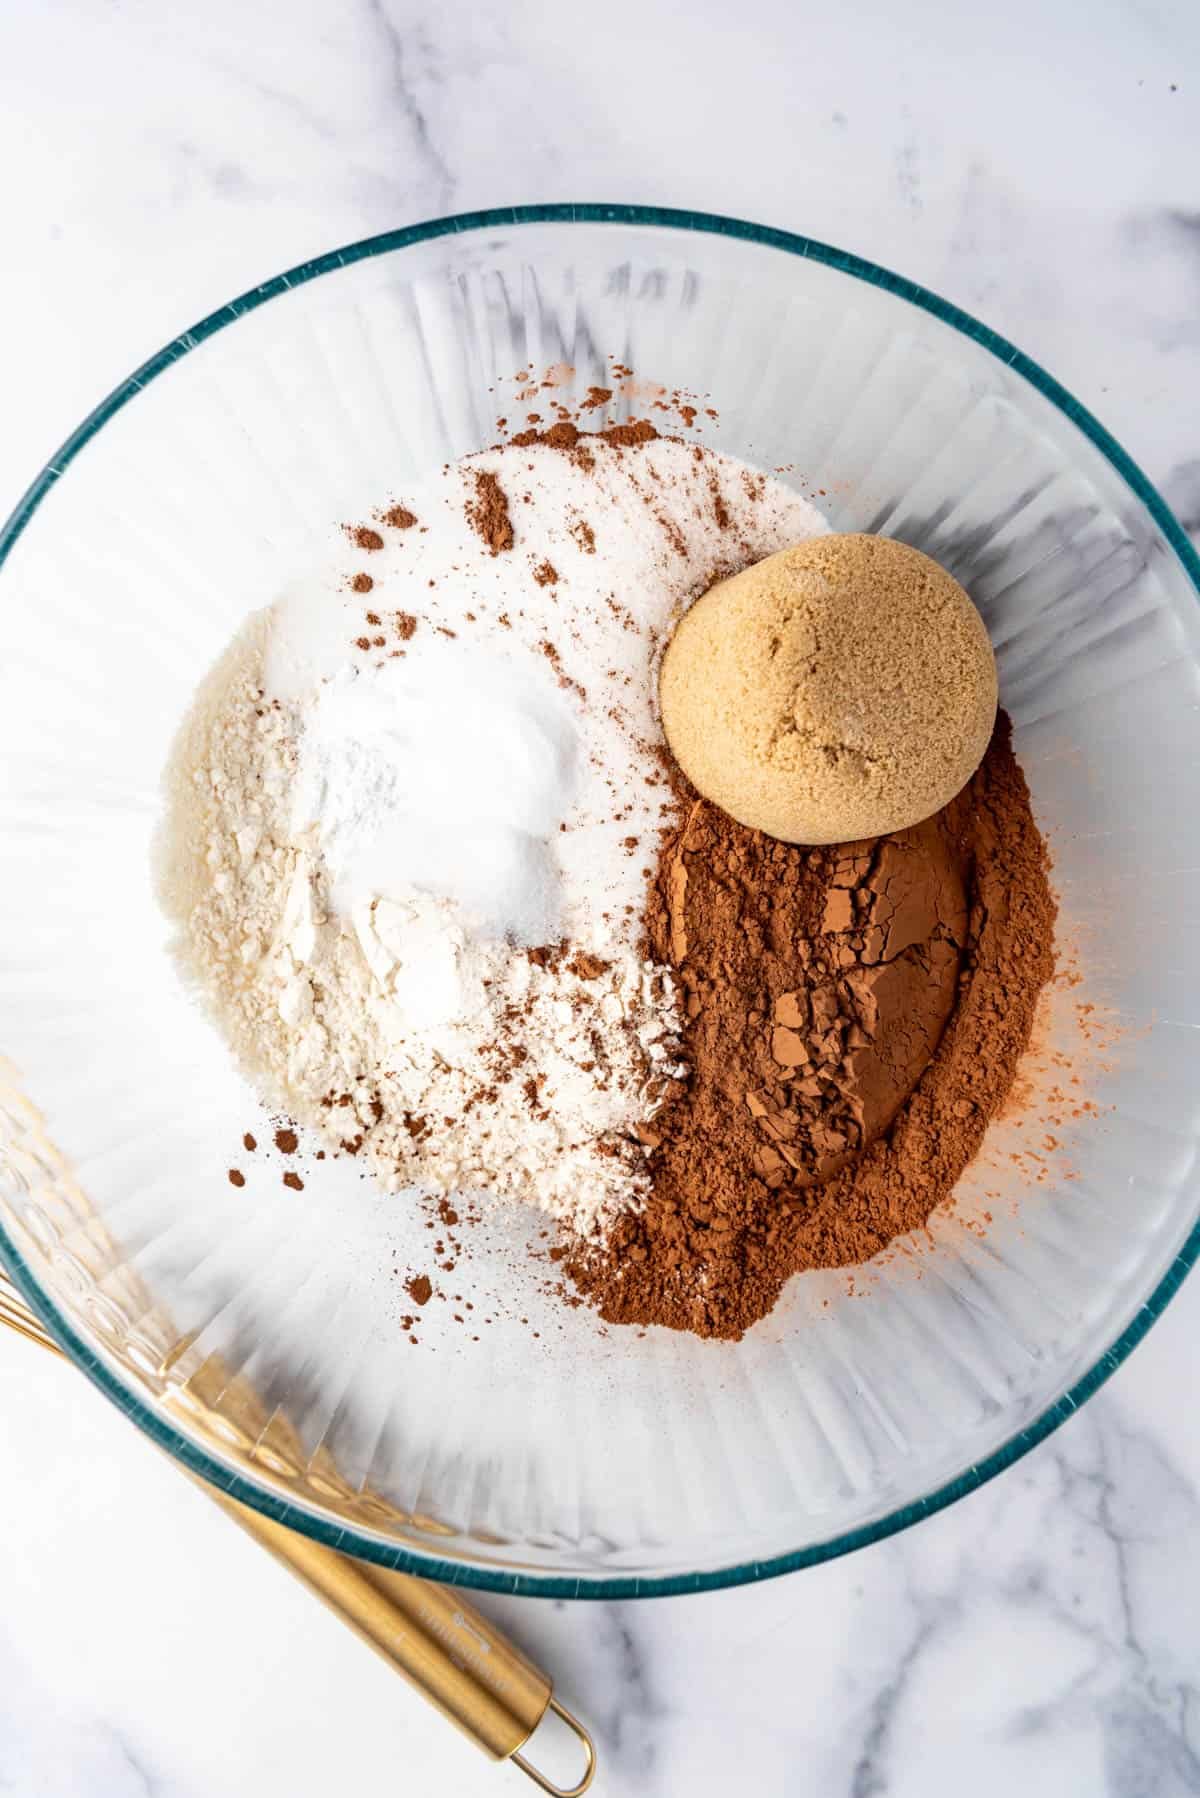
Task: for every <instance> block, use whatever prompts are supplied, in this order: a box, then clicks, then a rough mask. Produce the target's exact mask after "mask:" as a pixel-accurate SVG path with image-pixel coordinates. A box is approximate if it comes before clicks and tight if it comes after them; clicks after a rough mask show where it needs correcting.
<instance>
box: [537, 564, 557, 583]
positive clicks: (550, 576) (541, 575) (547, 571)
mask: <svg viewBox="0 0 1200 1798" xmlns="http://www.w3.org/2000/svg"><path fill="white" fill-rule="evenodd" d="M533 578H534V580H535V581H536V582H537V584H538V586H539V587H554V586H557V584H558V569H557V568H556V567H555V566H554V564H553V562H539V563H538V565H537V567H536V568H535V569H534V571H533Z"/></svg>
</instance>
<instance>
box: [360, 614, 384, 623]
mask: <svg viewBox="0 0 1200 1798" xmlns="http://www.w3.org/2000/svg"><path fill="white" fill-rule="evenodd" d="M364 615H365V617H366V620H367V623H368V624H382V623H383V619H382V618H381V617H380V616H379V613H378V612H367V613H365V614H364Z"/></svg>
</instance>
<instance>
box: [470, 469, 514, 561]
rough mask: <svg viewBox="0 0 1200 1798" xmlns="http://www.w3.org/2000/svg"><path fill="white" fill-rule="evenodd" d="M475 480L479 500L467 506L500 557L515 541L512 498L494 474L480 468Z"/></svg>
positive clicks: (475, 525) (471, 518)
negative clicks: (510, 505)
mask: <svg viewBox="0 0 1200 1798" xmlns="http://www.w3.org/2000/svg"><path fill="white" fill-rule="evenodd" d="M474 479H475V498H474V501H473V502H471V503H469V504H468V506H467V518H468V520H469V521H470V523H471V526H472V528H473V529H474V530H475V531H477V532H478V534H479V536H480V537H482V538H483V541H484V542H485V543H486V544H487V546H488V549H489V550H490V552H491V554H492V555H494V556H498V555H500V554H501V552H502V551H503V550H506V549H511V548H512V546H513V543H514V541H515V538H514V536H513V527H512V519H511V518H510V517H509V512H508V495H507V494H506V493H505V491H504V489H503V487H502V486H501V485H500V482H499V481H498V480H497V478H496V476H495V475H494V474H490V473H487V472H485V471H484V470H482V469H476V470H475V471H474Z"/></svg>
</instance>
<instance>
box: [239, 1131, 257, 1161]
mask: <svg viewBox="0 0 1200 1798" xmlns="http://www.w3.org/2000/svg"><path fill="white" fill-rule="evenodd" d="M242 1147H243V1148H244V1149H245V1150H247V1152H248V1153H249V1154H251V1155H253V1153H254V1151H255V1149H257V1147H258V1138H257V1137H255V1136H251V1134H250V1132H249V1131H248V1130H247V1132H246V1134H245V1136H243V1138H242Z"/></svg>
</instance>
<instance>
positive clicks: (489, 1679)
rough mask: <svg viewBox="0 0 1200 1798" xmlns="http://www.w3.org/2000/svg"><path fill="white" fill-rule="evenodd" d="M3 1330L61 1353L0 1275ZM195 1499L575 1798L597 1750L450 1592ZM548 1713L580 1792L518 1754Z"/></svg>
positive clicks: (496, 1746) (451, 1712) (476, 1729)
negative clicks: (577, 1763) (572, 1739)
mask: <svg viewBox="0 0 1200 1798" xmlns="http://www.w3.org/2000/svg"><path fill="white" fill-rule="evenodd" d="M0 1325H7V1326H8V1328H10V1329H12V1330H15V1331H17V1332H18V1334H20V1335H22V1336H25V1337H27V1338H28V1340H29V1341H31V1342H36V1343H37V1344H38V1345H39V1346H40V1347H43V1348H48V1349H52V1350H53V1351H54V1352H55V1353H56V1354H61V1353H62V1350H61V1349H60V1348H59V1346H58V1344H57V1343H56V1342H55V1341H54V1339H53V1337H52V1336H51V1334H50V1332H49V1331H48V1330H47V1329H46V1328H45V1326H44V1325H43V1324H42V1323H41V1321H40V1319H38V1318H37V1317H35V1316H34V1314H33V1312H32V1311H30V1310H29V1308H28V1306H27V1305H26V1304H25V1302H24V1300H23V1299H22V1298H21V1297H20V1296H19V1295H18V1294H17V1292H16V1290H15V1289H14V1288H13V1286H12V1285H11V1283H10V1282H9V1280H8V1279H7V1277H6V1275H5V1273H4V1270H3V1269H2V1268H0ZM188 1477H189V1478H190V1479H191V1480H192V1481H193V1483H194V1484H195V1485H196V1486H198V1487H199V1488H200V1490H201V1491H202V1492H205V1493H207V1495H208V1497H209V1498H211V1499H212V1500H213V1502H214V1503H215V1504H218V1505H219V1506H220V1507H221V1509H222V1510H223V1511H224V1512H225V1513H226V1515H227V1516H229V1517H231V1518H232V1519H233V1521H234V1522H235V1523H236V1524H237V1525H238V1526H239V1527H240V1528H241V1529H243V1530H245V1531H246V1533H247V1534H248V1535H250V1536H253V1537H254V1539H255V1541H256V1542H258V1543H259V1544H260V1545H261V1546H262V1547H263V1548H265V1549H266V1550H267V1552H268V1553H269V1554H271V1555H273V1556H274V1557H275V1559H276V1560H277V1561H281V1562H282V1563H283V1565H284V1566H285V1567H286V1568H288V1570H289V1571H290V1572H291V1573H293V1574H294V1575H295V1576H296V1578H297V1579H299V1580H301V1581H302V1582H303V1584H304V1585H306V1586H307V1587H308V1589H309V1591H310V1592H313V1593H315V1594H316V1596H317V1597H318V1598H319V1599H320V1600H321V1602H322V1604H324V1605H326V1606H328V1608H329V1609H330V1610H331V1611H333V1612H334V1613H335V1614H336V1615H337V1616H338V1617H340V1618H341V1619H342V1622H343V1623H345V1624H346V1625H347V1626H348V1627H349V1628H350V1629H352V1630H353V1631H354V1633H355V1635H357V1636H359V1637H361V1639H362V1640H363V1641H364V1642H366V1643H367V1644H368V1646H369V1647H371V1648H373V1649H374V1650H375V1652H376V1654H379V1655H382V1657H383V1659H384V1660H385V1661H387V1662H388V1663H389V1665H390V1666H392V1667H393V1668H395V1670H396V1672H397V1673H399V1674H401V1675H402V1676H403V1677H404V1678H405V1679H406V1680H407V1681H408V1682H409V1684H410V1685H413V1686H415V1687H416V1688H417V1690H418V1691H419V1692H420V1693H422V1694H423V1696H424V1697H425V1698H427V1699H428V1700H429V1702H430V1703H431V1704H433V1705H436V1707H437V1709H438V1710H439V1711H441V1713H442V1715H443V1716H444V1717H448V1718H449V1719H450V1721H451V1722H452V1723H455V1724H457V1726H458V1728H459V1729H461V1730H462V1731H463V1732H464V1734H465V1735H467V1736H469V1737H470V1738H471V1740H472V1741H473V1742H474V1743H475V1745H476V1747H478V1748H481V1749H482V1750H483V1752H484V1753H485V1754H487V1755H490V1756H491V1758H492V1759H493V1760H507V1759H510V1758H511V1759H512V1761H513V1763H514V1765H516V1766H518V1767H520V1769H521V1771H522V1772H523V1773H525V1774H527V1775H528V1777H529V1778H530V1779H531V1780H533V1782H534V1784H535V1785H537V1786H538V1787H540V1789H541V1790H542V1791H543V1792H548V1793H550V1794H551V1798H580V1795H581V1794H582V1793H583V1792H586V1791H587V1789H588V1787H589V1786H590V1785H591V1783H592V1778H593V1776H594V1774H595V1771H596V1751H595V1749H594V1747H593V1745H592V1740H591V1737H590V1736H589V1735H588V1733H587V1731H586V1730H585V1729H584V1727H583V1725H582V1724H581V1723H580V1722H579V1721H578V1719H577V1718H575V1717H573V1716H572V1715H571V1713H570V1712H569V1711H567V1710H565V1709H564V1708H563V1706H562V1705H560V1704H559V1703H558V1701H557V1699H556V1698H555V1697H554V1688H553V1685H552V1683H551V1681H550V1680H549V1679H548V1678H547V1677H546V1675H545V1674H544V1673H543V1672H541V1670H540V1669H539V1668H538V1667H535V1666H534V1664H533V1662H532V1661H530V1660H527V1659H526V1657H525V1656H524V1655H523V1654H522V1653H521V1652H520V1650H519V1649H517V1648H516V1647H514V1645H513V1644H512V1643H511V1642H509V1641H508V1640H507V1639H506V1638H505V1637H504V1636H503V1635H501V1633H500V1631H499V1630H498V1629H496V1628H495V1627H494V1625H493V1624H491V1623H489V1622H488V1620H487V1618H486V1617H482V1616H481V1615H480V1614H479V1612H478V1611H477V1610H475V1608H474V1607H473V1606H472V1605H469V1604H468V1603H467V1602H466V1600H465V1599H464V1598H463V1597H462V1594H461V1593H460V1592H457V1591H455V1590H454V1589H453V1588H452V1587H446V1586H438V1585H433V1584H432V1583H431V1582H430V1581H428V1580H422V1579H417V1578H415V1577H414V1576H413V1575H412V1574H408V1573H398V1572H394V1571H393V1570H392V1569H390V1568H385V1567H374V1566H371V1565H369V1564H368V1563H367V1562H364V1561H354V1560H350V1559H349V1558H348V1557H347V1556H345V1555H340V1554H338V1553H336V1551H335V1550H333V1549H331V1548H325V1547H324V1546H323V1545H322V1544H321V1543H319V1542H313V1541H311V1540H310V1539H309V1537H307V1536H302V1535H299V1534H298V1533H297V1532H296V1531H294V1530H289V1529H286V1528H285V1527H284V1526H283V1524H280V1523H276V1522H274V1521H273V1519H271V1518H269V1517H264V1516H262V1515H261V1513H260V1512H258V1511H254V1510H251V1509H250V1508H249V1507H248V1506H246V1505H242V1504H239V1503H238V1502H237V1500H236V1499H232V1498H230V1497H229V1496H228V1495H227V1494H226V1493H224V1492H221V1491H218V1489H217V1488H216V1487H215V1486H211V1485H209V1484H208V1482H207V1481H206V1480H202V1479H200V1478H198V1477H197V1476H196V1475H194V1474H189V1476H188ZM547 1709H551V1710H553V1711H554V1713H555V1715H556V1716H558V1717H560V1718H561V1719H562V1721H563V1722H564V1723H565V1724H566V1725H567V1726H568V1727H569V1728H570V1729H572V1730H573V1731H574V1733H575V1735H576V1737H577V1738H578V1740H579V1742H580V1744H581V1746H582V1749H583V1754H584V1771H583V1776H582V1778H581V1779H580V1780H579V1783H578V1784H577V1785H573V1786H570V1787H564V1786H558V1785H555V1784H554V1783H553V1782H552V1781H551V1780H549V1779H548V1778H547V1777H546V1775H545V1774H544V1773H542V1772H540V1771H539V1769H538V1768H537V1767H535V1766H534V1765H532V1764H531V1763H530V1762H529V1761H528V1760H527V1759H526V1757H525V1756H524V1754H522V1753H521V1750H522V1749H523V1748H524V1746H525V1744H526V1742H528V1740H529V1738H530V1736H531V1735H532V1734H533V1732H534V1730H535V1729H536V1728H537V1726H538V1724H539V1723H540V1722H541V1720H542V1718H543V1717H544V1716H545V1714H546V1711H547Z"/></svg>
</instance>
